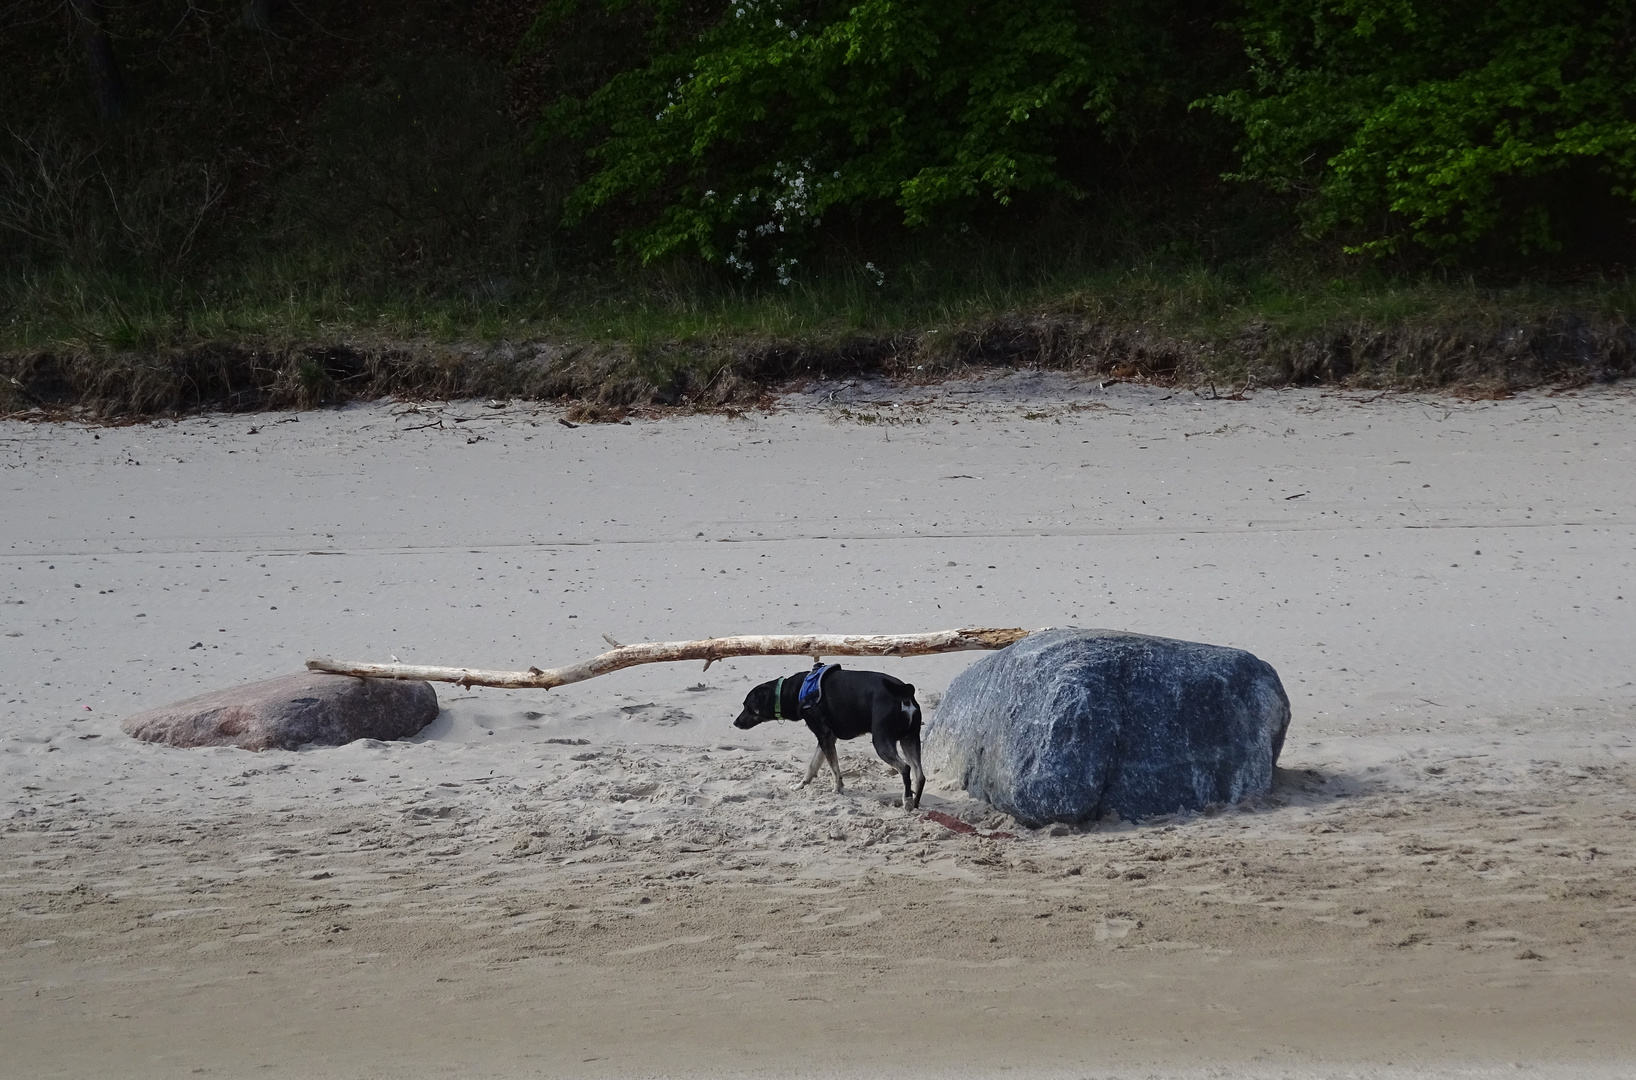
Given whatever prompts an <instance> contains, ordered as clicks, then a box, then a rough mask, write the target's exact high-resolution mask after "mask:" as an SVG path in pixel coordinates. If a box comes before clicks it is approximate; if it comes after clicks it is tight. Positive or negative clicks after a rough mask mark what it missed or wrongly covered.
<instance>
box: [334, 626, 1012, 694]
mask: <svg viewBox="0 0 1636 1080" xmlns="http://www.w3.org/2000/svg"><path fill="white" fill-rule="evenodd" d="M1033 633H1038V631H1035V630H1019V629H1005V630H994V629H977V628H973V629H964V630H937V631H933V632H932V633H929V634H862V635H855V636H847V635H843V634H805V635H802V634H783V635H773V634H752V635H745V636H741V637H721V638H705V639H703V640H702V641H648V642H644V643H642V644H640V645H617V646H616V647H615V648H614V650H613V651H612V652H605V653H603V654H602V655H601V656H593V657H592V658H591V659H589V660H582V661H580V662H579V663H577V664H571V665H569V666H568V667H563V668H553V669H552V670H550V671H541V670H540V669H539V668H529V669H528V670H527V671H478V670H474V669H472V668H453V667H421V666H419V665H415V664H397V663H393V664H365V663H356V662H352V661H341V660H327V659H322V658H315V659H312V660H308V661H307V667H308V669H309V670H311V671H327V672H329V673H330V674H333V675H357V676H359V677H362V678H369V679H425V680H428V681H430V682H450V683H459V684H460V685H461V686H498V687H503V688H506V689H513V690H516V689H534V690H550V689H551V688H552V687H556V686H566V685H568V684H569V683H576V682H583V681H585V680H586V679H593V678H595V677H596V676H598V675H606V674H607V673H608V672H610V671H618V670H620V669H621V668H628V667H635V666H636V665H638V664H658V663H667V662H671V661H676V660H703V661H704V666H705V670H707V671H708V670H709V669H710V665H711V664H713V663H715V662H716V661H717V660H722V659H725V658H727V657H729V656H810V657H812V658H813V659H814V660H817V659H818V658H819V657H821V656H925V655H928V654H930V653H946V652H966V651H970V650H973V649H1003V648H1005V647H1006V646H1007V645H1011V644H1014V643H1016V642H1018V641H1021V640H1022V639H1023V638H1025V637H1027V636H1028V635H1029V634H1033ZM609 643H610V644H613V641H612V639H609Z"/></svg>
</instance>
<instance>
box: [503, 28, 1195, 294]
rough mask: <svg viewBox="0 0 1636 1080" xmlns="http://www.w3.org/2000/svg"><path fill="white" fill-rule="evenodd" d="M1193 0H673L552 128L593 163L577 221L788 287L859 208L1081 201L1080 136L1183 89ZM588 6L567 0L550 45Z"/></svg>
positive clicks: (969, 212)
mask: <svg viewBox="0 0 1636 1080" xmlns="http://www.w3.org/2000/svg"><path fill="white" fill-rule="evenodd" d="M1177 6H1180V5H1175V4H1165V3H1152V2H1148V3H1142V2H1139V0H1111V2H1106V3H1100V4H1089V3H1082V2H1075V0H991V2H988V3H981V4H949V3H945V2H942V0H851V2H833V0H830V2H825V0H733V2H730V3H726V4H724V5H711V6H709V7H708V8H705V9H702V13H701V9H700V8H699V7H698V6H697V5H689V4H686V3H683V2H681V0H656V2H655V3H653V4H652V5H651V6H650V7H649V8H648V9H647V10H648V15H649V18H648V22H647V51H646V53H645V54H643V55H640V56H639V57H638V58H637V62H635V63H634V64H633V65H631V66H630V67H629V68H628V69H627V70H625V71H623V72H621V73H618V74H615V75H614V76H613V77H611V78H609V79H608V80H607V81H605V82H603V83H602V84H601V85H600V86H599V87H597V88H596V89H595V90H594V91H592V92H590V93H589V94H584V95H577V96H567V97H565V98H563V99H560V100H559V101H557V102H556V103H555V104H554V105H553V106H552V107H551V108H550V109H549V110H548V112H547V114H546V117H545V121H544V125H543V134H544V135H545V137H546V138H547V139H552V138H559V137H566V138H568V139H570V140H573V141H576V142H578V143H579V144H581V145H583V146H585V147H586V148H587V150H588V153H589V156H590V159H591V162H592V172H591V174H590V175H589V177H588V178H587V179H586V180H585V182H584V183H583V184H581V185H580V186H579V187H578V188H577V190H575V191H574V193H573V194H572V196H571V197H570V200H569V203H568V213H569V217H570V220H581V219H583V218H585V217H586V216H587V215H590V214H592V213H594V212H599V211H608V210H614V211H616V212H617V213H618V214H619V215H622V220H624V221H626V222H627V223H628V224H627V227H626V228H625V229H624V231H623V234H622V236H621V239H620V241H619V242H620V243H621V245H623V246H624V248H625V249H626V250H627V251H628V252H630V253H633V254H634V255H636V256H637V257H638V258H640V260H641V261H643V262H652V261H653V260H655V259H659V258H662V257H664V256H668V255H671V254H674V253H693V254H698V255H701V256H703V257H704V258H705V259H707V260H710V261H713V262H724V263H727V264H728V265H730V266H732V267H734V268H735V269H737V270H739V271H740V272H741V273H743V274H745V275H746V276H749V275H752V274H756V273H761V274H762V275H763V276H767V275H768V272H769V271H771V272H772V273H776V274H777V275H778V276H779V277H780V278H781V279H786V280H787V278H788V275H789V272H790V267H791V265H792V264H793V261H794V260H795V258H796V257H797V255H798V254H799V253H801V252H802V251H803V250H804V249H805V247H806V246H808V244H809V243H810V241H811V239H812V238H813V236H814V235H815V231H816V230H817V229H818V227H819V226H820V225H821V223H822V222H823V220H824V219H825V217H826V216H828V215H833V214H836V213H837V212H839V211H842V210H848V211H854V212H858V213H861V214H865V215H867V214H869V213H872V212H880V211H883V210H885V211H889V212H890V213H891V214H892V215H893V216H895V217H897V218H898V219H899V220H900V221H901V222H903V223H904V224H907V225H909V226H916V225H924V224H927V223H929V222H932V221H936V220H944V221H948V220H961V219H966V218H970V217H971V216H973V214H975V213H976V212H977V210H978V208H979V207H980V206H981V205H982V204H984V203H988V204H991V205H992V204H1000V205H1005V204H1008V203H1010V202H1011V201H1012V200H1014V199H1016V198H1017V197H1018V196H1019V195H1022V194H1023V193H1029V192H1058V193H1063V194H1067V195H1075V194H1077V193H1078V192H1079V190H1080V189H1079V186H1078V185H1077V184H1076V182H1075V177H1073V176H1072V175H1070V173H1069V171H1068V170H1067V169H1065V168H1064V164H1063V159H1064V151H1065V145H1070V144H1072V145H1074V147H1075V148H1074V150H1073V152H1074V153H1078V154H1081V155H1083V148H1082V144H1083V143H1084V142H1086V141H1087V140H1092V141H1095V140H1100V139H1102V138H1103V137H1104V136H1106V135H1109V134H1112V133H1113V132H1115V131H1116V130H1121V129H1122V128H1123V129H1129V128H1133V127H1136V126H1138V123H1137V121H1138V113H1139V112H1140V110H1141V109H1142V108H1144V107H1147V106H1150V105H1151V99H1153V98H1156V97H1164V96H1166V95H1167V94H1169V95H1171V96H1174V92H1173V90H1172V89H1171V86H1172V83H1173V82H1174V79H1173V72H1174V69H1175V67H1176V66H1177V65H1176V64H1175V60H1174V56H1173V52H1174V49H1173V46H1172V42H1171V40H1170V37H1169V36H1168V32H1167V30H1166V27H1167V25H1168V24H1167V20H1168V19H1169V18H1170V17H1171V15H1172V9H1173V8H1174V7H1177ZM580 7H581V5H580V4H578V3H577V2H575V0H561V2H559V3H556V4H554V5H552V6H551V8H550V9H549V10H548V12H547V14H546V15H545V16H544V17H543V19H542V22H541V23H540V24H539V25H538V26H537V27H536V28H535V34H534V36H535V38H536V39H538V40H549V39H551V38H552V37H553V35H554V34H556V33H557V32H558V28H559V27H561V26H563V25H565V24H567V23H568V22H569V21H571V20H572V19H573V18H575V17H578V16H579V14H580V11H579V9H580ZM603 7H604V8H608V9H620V10H623V9H626V8H627V7H628V5H626V4H623V3H619V2H618V0H605V3H604V4H603ZM1093 156H1094V155H1093ZM1110 156H1111V155H1110Z"/></svg>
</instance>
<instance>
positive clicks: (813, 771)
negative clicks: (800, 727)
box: [795, 743, 825, 791]
mask: <svg viewBox="0 0 1636 1080" xmlns="http://www.w3.org/2000/svg"><path fill="white" fill-rule="evenodd" d="M824 757H825V754H824V747H823V744H822V743H820V744H819V746H818V749H816V750H814V751H813V752H812V761H811V762H809V763H808V764H807V778H806V779H805V780H803V781H801V782H800V783H799V784H796V785H795V788H796V790H797V791H799V790H800V789H801V788H804V787H806V786H807V785H808V784H810V783H812V778H813V777H815V776H817V775H818V769H819V768H820V767H821V766H822V765H823V764H824Z"/></svg>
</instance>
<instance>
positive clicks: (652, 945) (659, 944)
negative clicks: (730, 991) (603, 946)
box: [608, 934, 716, 956]
mask: <svg viewBox="0 0 1636 1080" xmlns="http://www.w3.org/2000/svg"><path fill="white" fill-rule="evenodd" d="M715 936H716V935H715V934H693V935H691V936H689V937H679V938H671V939H670V940H668V941H651V942H649V943H648V944H646V945H637V946H636V947H635V948H630V949H618V950H616V951H614V952H611V953H609V954H608V955H609V956H639V955H641V954H642V953H650V952H658V951H659V950H660V949H668V948H670V947H671V946H672V945H702V944H703V943H704V942H706V941H709V940H710V939H711V938H713V937H715Z"/></svg>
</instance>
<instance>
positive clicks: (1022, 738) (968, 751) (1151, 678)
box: [924, 629, 1290, 827]
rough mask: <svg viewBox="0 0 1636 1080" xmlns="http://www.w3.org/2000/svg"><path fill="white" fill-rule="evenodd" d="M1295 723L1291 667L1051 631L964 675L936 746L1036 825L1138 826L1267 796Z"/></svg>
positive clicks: (1154, 641)
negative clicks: (1283, 674) (1288, 689)
mask: <svg viewBox="0 0 1636 1080" xmlns="http://www.w3.org/2000/svg"><path fill="white" fill-rule="evenodd" d="M1289 718H1290V710H1289V698H1288V697H1287V696H1285V694H1284V687H1283V684H1282V683H1280V682H1279V681H1278V673H1277V672H1276V671H1274V670H1273V669H1272V667H1271V665H1269V664H1267V663H1266V662H1264V661H1262V660H1258V659H1257V658H1256V657H1254V656H1252V655H1250V654H1249V653H1247V652H1244V651H1243V650H1241V649H1228V648H1223V647H1221V646H1219V645H1200V644H1198V643H1197V642H1192V641H1175V640H1172V639H1170V638H1158V637H1147V636H1145V635H1142V634H1125V633H1119V632H1117V631H1112V630H1072V629H1068V630H1048V631H1045V632H1043V633H1039V634H1033V635H1030V636H1029V637H1026V638H1024V639H1023V640H1021V641H1019V642H1017V643H1016V644H1015V645H1012V646H1010V647H1008V648H1006V649H1002V650H1001V651H999V652H997V653H994V654H992V655H990V656H986V657H984V658H983V659H981V660H979V661H977V663H975V664H973V665H971V667H969V668H967V669H966V670H965V671H963V672H961V673H960V674H959V675H958V676H957V677H956V678H955V680H954V682H952V683H951V684H950V685H949V689H948V692H947V693H946V694H944V696H943V700H942V702H941V703H940V704H939V705H938V707H937V711H936V713H935V715H934V716H933V717H932V720H931V722H930V724H928V725H927V728H926V733H925V737H924V742H925V751H924V752H925V755H926V763H927V765H928V767H930V768H932V769H934V770H936V771H938V772H939V773H941V774H942V775H944V776H946V777H950V778H952V779H954V780H956V781H957V782H958V783H959V784H960V785H961V786H962V787H963V788H965V790H966V791H967V792H968V793H970V794H971V795H973V796H975V797H976V798H979V799H983V800H985V801H987V802H988V803H989V804H990V805H992V806H994V807H995V808H997V809H1000V810H1003V811H1005V812H1006V813H1008V814H1011V815H1012V816H1013V817H1015V818H1017V820H1019V821H1022V822H1024V823H1025V824H1028V825H1031V826H1035V827H1038V826H1040V825H1044V824H1046V823H1047V822H1053V821H1061V822H1068V823H1075V822H1083V821H1089V820H1094V819H1096V818H1099V817H1101V816H1103V815H1104V814H1106V813H1107V812H1108V811H1110V810H1114V811H1117V812H1118V813H1119V816H1120V817H1123V818H1127V819H1136V818H1142V817H1150V816H1153V815H1155V814H1169V813H1173V812H1175V811H1178V810H1202V809H1203V808H1205V807H1206V806H1209V805H1211V804H1212V803H1229V802H1236V801H1237V800H1239V799H1242V798H1245V797H1246V796H1250V795H1257V794H1261V793H1264V792H1266V791H1267V790H1269V789H1270V788H1271V786H1272V770H1273V764H1274V763H1275V762H1276V761H1277V760H1278V755H1279V752H1280V751H1282V750H1283V748H1284V732H1285V730H1286V729H1287V728H1288V727H1289Z"/></svg>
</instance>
